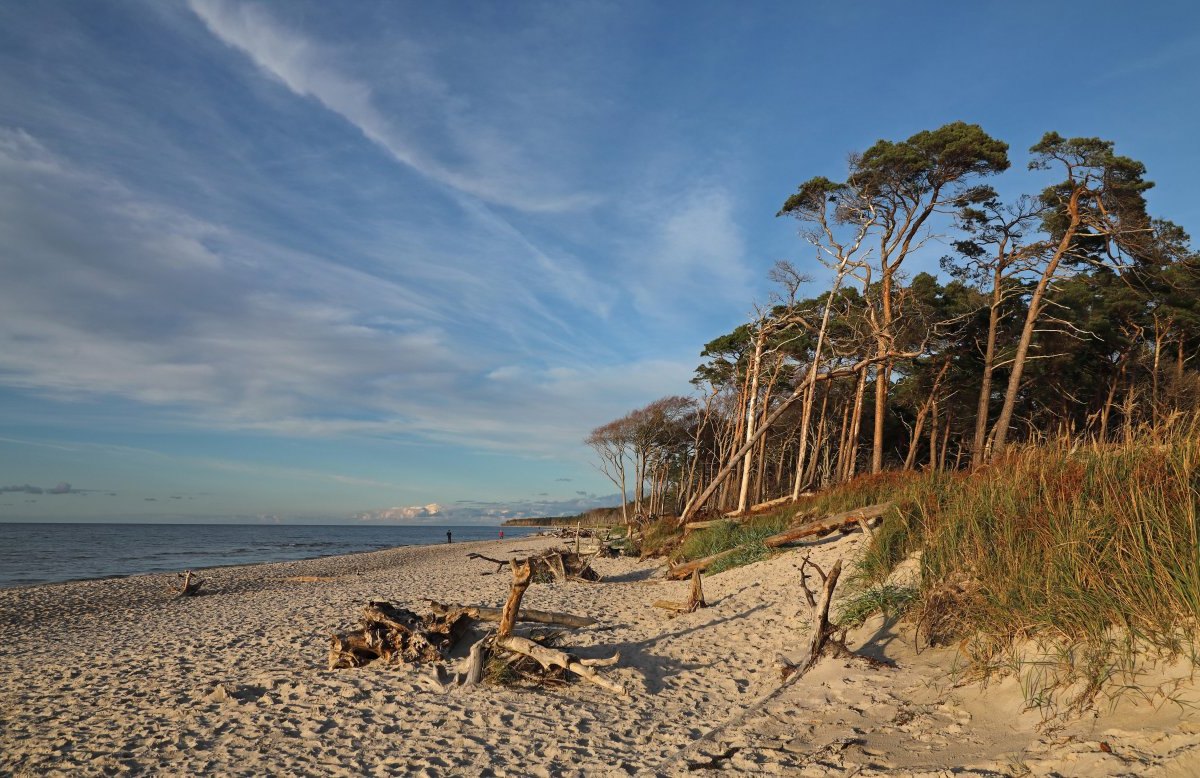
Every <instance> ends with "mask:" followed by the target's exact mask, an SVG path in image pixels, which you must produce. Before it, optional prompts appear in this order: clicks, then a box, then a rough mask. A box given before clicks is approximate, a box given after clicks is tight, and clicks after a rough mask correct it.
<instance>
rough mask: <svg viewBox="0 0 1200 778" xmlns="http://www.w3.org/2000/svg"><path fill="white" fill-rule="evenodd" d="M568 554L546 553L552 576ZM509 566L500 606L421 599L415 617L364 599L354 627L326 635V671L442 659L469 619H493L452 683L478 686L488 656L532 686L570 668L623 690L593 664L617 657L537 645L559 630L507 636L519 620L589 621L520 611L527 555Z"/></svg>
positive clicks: (529, 576)
mask: <svg viewBox="0 0 1200 778" xmlns="http://www.w3.org/2000/svg"><path fill="white" fill-rule="evenodd" d="M572 556H574V555H571V554H569V553H564V552H555V553H554V554H553V555H552V556H551V557H550V558H551V560H557V561H550V564H551V565H553V566H554V567H553V568H552V569H555V570H560V572H559V575H560V576H565V575H568V573H567V572H566V571H567V569H568V564H572V562H571V559H570V558H571V557H572ZM584 563H585V564H586V560H584ZM509 566H510V568H511V569H512V575H513V582H512V586H511V588H510V589H509V593H508V598H507V599H506V601H505V603H504V607H503V608H485V607H483V606H458V605H443V604H442V603H438V602H433V601H431V600H426V602H428V603H429V606H430V610H431V611H432V613H429V614H426V615H423V616H422V615H418V614H416V613H414V612H412V611H410V610H406V609H404V608H397V607H395V606H393V605H391V604H389V603H386V602H370V603H368V604H367V606H366V608H364V609H363V612H362V616H361V618H360V627H359V629H356V630H353V631H350V632H344V633H339V634H335V635H333V636H332V637H331V640H330V642H331V645H330V650H329V668H330V669H331V670H332V669H337V668H342V667H361V666H362V665H365V664H367V663H369V662H372V661H375V660H376V659H381V660H383V661H384V662H387V663H395V662H407V663H413V664H419V663H426V662H440V661H445V660H447V659H449V656H450V652H451V651H452V650H453V649H454V647H455V645H456V644H457V643H458V642H459V641H460V640H461V639H462V637H463V636H465V635H466V634H467V633H468V632H469V631H470V628H471V626H472V625H473V624H474V623H475V622H477V621H494V622H498V625H497V628H496V632H495V634H492V635H487V636H484V637H483V638H481V639H479V640H476V641H475V643H473V644H472V645H471V650H470V654H469V656H468V659H467V666H466V672H465V673H463V674H460V675H459V682H460V683H462V684H464V685H469V686H474V685H477V684H480V683H482V682H483V680H484V676H485V670H486V668H487V667H488V663H489V661H490V660H491V659H492V658H493V657H494V658H495V659H496V660H498V661H500V662H503V663H505V664H507V665H508V666H509V668H510V669H511V671H513V672H514V673H515V674H516V675H517V676H518V677H522V678H527V679H531V680H533V681H535V682H537V683H544V682H546V681H547V680H561V679H562V678H563V677H565V675H567V674H570V673H574V674H575V675H578V676H579V677H580V678H583V679H585V680H587V681H589V682H591V683H593V684H595V685H597V686H599V687H601V688H603V689H607V690H608V691H611V692H615V693H617V694H621V695H625V694H626V691H625V688H624V687H623V686H622V685H621V684H620V683H618V682H616V681H614V680H611V679H608V678H605V677H604V676H603V675H601V674H600V673H598V672H597V671H596V669H595V668H596V667H602V666H606V665H612V664H616V662H617V661H618V659H619V658H620V655H619V654H617V655H614V656H612V657H610V658H608V659H580V658H579V657H576V656H574V655H572V654H570V653H567V652H566V651H561V650H559V649H557V648H552V647H551V646H549V645H544V644H543V643H540V642H538V640H543V641H544V640H546V637H549V638H550V639H554V638H555V637H557V635H558V634H560V633H555V634H552V635H549V636H545V637H539V638H538V640H534V639H531V638H530V637H526V636H524V635H517V634H514V629H515V627H516V625H517V623H518V622H521V621H526V622H528V621H532V622H535V623H543V624H552V625H556V626H572V627H581V626H589V625H591V624H595V623H596V621H595V619H591V618H588V617H584V616H574V615H572V614H569V613H553V612H549V611H529V610H521V600H522V599H523V598H524V596H525V592H526V590H527V589H528V588H529V585H530V583H532V582H533V578H534V572H535V569H536V568H535V564H534V559H526V560H519V559H514V560H512V562H511V563H510V565H509ZM570 569H571V570H572V572H578V570H579V568H578V567H572V568H570Z"/></svg>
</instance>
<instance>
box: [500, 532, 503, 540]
mask: <svg viewBox="0 0 1200 778" xmlns="http://www.w3.org/2000/svg"><path fill="white" fill-rule="evenodd" d="M500 539H501V540H504V530H500Z"/></svg>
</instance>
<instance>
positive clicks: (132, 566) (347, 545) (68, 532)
mask: <svg viewBox="0 0 1200 778" xmlns="http://www.w3.org/2000/svg"><path fill="white" fill-rule="evenodd" d="M446 530H450V531H451V532H453V533H454V540H455V542H460V541H469V540H494V539H496V538H497V537H499V532H500V528H499V527H479V526H475V527H467V526H463V527H432V526H431V527H414V526H407V527H384V526H373V527H362V526H345V525H341V526H309V525H273V524H255V525H240V524H0V588H5V587H12V586H25V585H28V584H40V583H53V582H56V581H74V580H80V579H87V578H114V577H121V576H127V575H137V574H139V573H164V572H179V571H181V570H188V569H192V570H194V569H198V568H202V567H215V566H218V565H245V564H253V563H255V562H284V561H288V560H292V559H312V558H314V557H322V556H332V555H335V554H351V553H355V552H358V551H377V550H379V549H383V548H392V547H393V546H412V545H426V544H432V543H445V542H446ZM537 531H538V528H537V527H505V528H504V536H505V537H506V538H518V537H524V536H525V535H530V534H533V533H535V532H537Z"/></svg>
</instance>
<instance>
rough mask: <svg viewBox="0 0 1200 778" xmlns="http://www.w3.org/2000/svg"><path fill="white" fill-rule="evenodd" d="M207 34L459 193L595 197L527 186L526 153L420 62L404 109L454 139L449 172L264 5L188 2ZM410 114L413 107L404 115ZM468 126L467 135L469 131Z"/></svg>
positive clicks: (505, 198) (524, 199) (501, 201)
mask: <svg viewBox="0 0 1200 778" xmlns="http://www.w3.org/2000/svg"><path fill="white" fill-rule="evenodd" d="M188 4H189V6H190V7H191V9H192V10H193V11H194V12H195V13H196V15H197V16H199V17H200V18H201V19H202V20H203V21H204V24H205V25H206V26H207V27H208V29H209V30H211V31H212V33H213V35H215V36H217V37H218V38H220V39H221V40H222V41H224V42H225V43H226V44H227V45H229V46H230V47H232V48H235V49H237V50H239V51H241V52H243V53H245V54H246V55H247V56H248V57H250V59H251V60H252V61H253V62H254V63H255V65H257V66H258V67H259V68H260V69H261V70H262V71H263V72H265V73H267V74H269V75H270V76H272V77H274V78H276V79H278V80H279V81H280V82H281V83H283V84H284V85H285V86H286V87H287V88H288V89H290V90H291V91H292V92H294V93H295V94H297V95H299V96H301V97H307V98H311V99H314V100H316V101H318V102H319V103H321V105H323V106H325V107H326V108H327V109H329V110H330V111H333V112H334V113H336V114H338V115H339V116H341V117H343V118H344V119H345V120H346V121H348V122H350V123H351V124H352V125H354V126H355V127H357V128H358V129H359V131H361V132H362V134H363V135H364V136H366V137H367V138H369V139H370V140H372V141H374V142H375V143H377V144H378V145H379V146H380V147H382V148H383V149H385V150H386V151H387V152H388V153H389V154H390V155H391V156H392V157H393V158H395V159H396V160H397V161H398V162H400V163H402V164H404V165H407V166H408V167H410V168H412V169H413V170H415V171H417V172H419V173H421V174H422V175H424V176H427V177H428V178H430V179H432V180H434V181H437V182H439V183H441V184H444V185H445V186H448V187H451V188H453V189H455V190H457V191H460V192H464V193H466V194H469V195H472V196H475V197H479V198H480V199H482V200H485V201H487V202H490V203H495V204H497V205H503V206H508V207H512V208H516V209H519V210H524V211H533V212H543V211H566V210H573V209H576V208H581V207H586V206H588V205H592V204H594V203H595V202H596V201H597V198H596V196H595V195H593V194H589V193H582V192H570V191H565V188H564V187H561V186H559V187H557V189H559V190H562V191H555V186H554V184H553V183H551V182H548V181H543V182H542V183H543V186H540V187H534V186H530V181H531V179H535V180H536V179H537V178H539V177H541V178H543V179H545V178H548V176H546V175H545V174H540V173H539V172H538V170H537V168H536V167H535V166H533V165H532V164H531V163H532V162H533V159H532V156H531V154H530V153H529V152H528V150H525V149H523V148H522V147H521V146H520V144H518V143H515V142H513V141H512V140H510V139H508V138H506V137H504V136H503V135H502V134H501V133H499V132H496V131H495V130H492V129H491V128H489V127H488V126H486V125H479V124H478V123H473V122H469V121H466V119H465V117H463V116H462V115H461V113H460V112H461V108H460V106H461V104H462V102H463V99H462V98H461V97H459V96H456V95H454V94H453V93H452V92H451V91H450V89H449V87H448V86H447V85H446V84H445V83H444V82H442V81H441V80H440V79H438V78H437V76H436V75H435V74H433V73H430V72H428V71H427V70H426V69H425V68H423V67H422V66H421V64H420V63H410V70H409V71H408V73H407V76H406V77H405V78H404V79H403V84H404V86H405V88H406V89H407V90H408V92H409V94H408V95H407V96H408V97H409V98H410V101H409V102H410V105H415V104H418V103H419V105H420V111H421V112H422V113H429V112H433V113H434V114H436V115H438V116H439V117H440V121H441V122H442V129H443V130H444V132H447V133H450V134H451V135H452V136H453V137H454V138H455V139H456V140H457V141H458V144H457V146H456V148H454V149H453V153H454V154H455V155H456V156H460V157H465V158H466V161H465V162H464V163H463V164H461V165H459V166H451V165H449V164H447V163H445V162H443V161H441V160H439V159H438V158H437V156H436V155H435V154H434V153H433V152H432V151H430V150H429V149H427V148H425V146H424V145H423V144H422V143H421V142H420V141H419V140H418V139H417V138H416V137H415V134H414V133H412V132H407V131H406V130H405V129H404V126H403V122H402V119H403V117H395V116H390V115H385V114H384V113H383V112H382V111H380V110H379V108H377V107H376V105H375V102H374V99H373V89H372V87H371V86H370V85H368V84H366V83H363V82H362V81H359V80H356V79H354V78H351V77H350V76H348V75H345V74H344V73H342V72H340V71H339V69H338V67H337V65H336V64H331V63H336V62H337V59H338V57H337V53H336V52H334V51H332V50H331V49H329V48H327V47H323V46H322V45H321V44H319V43H317V42H315V41H313V40H310V39H309V38H307V37H306V36H305V35H303V34H302V33H300V32H299V31H297V30H294V29H289V28H288V27H286V26H285V25H284V24H282V23H280V22H279V21H278V20H276V19H275V18H273V17H272V16H271V14H270V13H269V12H268V11H266V10H265V9H264V8H263V7H262V6H259V5H256V4H252V3H246V2H241V3H235V2H229V1H228V0H189V3H188ZM410 110H411V109H410ZM468 128H469V129H468Z"/></svg>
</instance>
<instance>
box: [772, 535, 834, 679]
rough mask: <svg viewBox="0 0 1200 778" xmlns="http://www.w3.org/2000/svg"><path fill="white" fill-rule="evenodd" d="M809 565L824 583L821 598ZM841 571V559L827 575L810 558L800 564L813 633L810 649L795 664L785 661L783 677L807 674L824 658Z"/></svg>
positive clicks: (801, 579)
mask: <svg viewBox="0 0 1200 778" xmlns="http://www.w3.org/2000/svg"><path fill="white" fill-rule="evenodd" d="M809 567H811V568H812V569H813V570H815V571H816V573H817V575H818V576H819V577H820V578H821V583H822V584H823V585H822V587H821V596H820V598H819V599H818V598H817V597H816V596H815V595H814V594H813V591H812V589H810V588H809V586H808V573H807V572H806V568H809ZM841 574H842V560H840V559H839V560H838V561H837V562H835V563H834V564H833V569H831V570H830V571H829V573H828V574H826V573H825V571H824V570H822V569H821V568H820V567H819V566H818V565H817V564H816V563H815V562H812V561H810V560H809V559H808V557H805V558H804V561H803V562H801V563H800V587H801V589H803V591H804V598H805V599H806V600H807V601H808V606H809V614H810V616H809V617H810V619H811V624H810V629H811V634H810V635H809V637H808V651H807V653H806V655H805V657H804V658H803V659H801V660H800V661H799V662H798V663H796V664H791V663H788V662H785V663H784V667H783V677H784V680H787V679H788V678H790V677H791V676H792V675H794V674H797V673H798V674H800V675H803V674H804V673H807V672H808V671H809V670H811V669H812V667H813V665H815V664H816V663H817V660H818V659H820V658H821V652H822V651H823V650H824V649H825V645H826V643H827V642H828V641H829V637H830V636H831V635H832V634H833V632H834V630H833V628H832V627H831V626H830V624H829V606H830V604H831V603H832V602H833V591H834V589H836V588H837V582H838V578H839V577H840V576H841Z"/></svg>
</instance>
